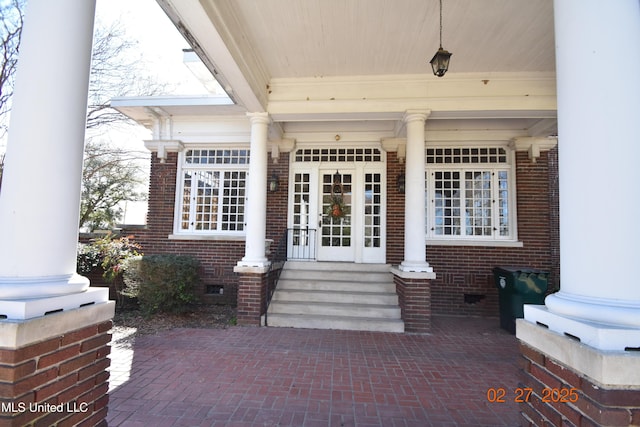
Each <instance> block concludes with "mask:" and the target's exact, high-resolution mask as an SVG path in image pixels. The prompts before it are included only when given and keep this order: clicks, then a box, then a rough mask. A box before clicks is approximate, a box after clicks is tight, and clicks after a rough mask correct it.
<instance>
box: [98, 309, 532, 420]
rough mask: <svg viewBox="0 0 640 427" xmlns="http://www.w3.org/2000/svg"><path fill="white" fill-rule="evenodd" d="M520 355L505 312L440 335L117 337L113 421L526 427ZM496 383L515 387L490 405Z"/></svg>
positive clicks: (253, 331) (269, 331)
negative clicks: (518, 391)
mask: <svg viewBox="0 0 640 427" xmlns="http://www.w3.org/2000/svg"><path fill="white" fill-rule="evenodd" d="M114 338H117V337H114ZM517 359H518V351H517V342H516V339H515V338H514V337H513V336H512V335H509V334H507V333H506V332H504V331H502V330H501V329H499V327H498V321H497V320H495V319H477V318H453V317H436V318H434V319H433V331H432V334H430V335H408V334H391V333H371V332H348V331H321V330H303V329H284V328H242V327H233V328H230V329H177V330H173V331H168V332H165V333H162V334H160V335H155V336H141V337H138V338H136V339H135V342H134V343H133V346H132V348H129V347H128V345H127V344H122V342H121V343H118V342H116V343H115V344H114V347H113V350H112V360H113V362H112V374H111V388H112V391H111V392H110V402H109V416H108V421H109V426H145V427H146V426H154V427H160V426H247V427H258V426H260V427H263V426H296V427H300V426H305V427H313V426H385V427H386V426H420V427H424V426H443V427H444V426H491V427H495V426H517V425H519V424H520V422H519V421H520V420H519V415H518V406H517V404H516V403H514V401H513V392H512V390H514V389H515V388H516V387H517V384H518V368H517ZM129 366H131V369H130V372H129ZM489 387H493V388H498V387H503V388H505V389H506V390H507V391H508V394H507V396H506V399H505V400H506V402H505V403H489V402H488V401H487V389H488V388H489Z"/></svg>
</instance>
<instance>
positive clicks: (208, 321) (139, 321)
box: [113, 304, 236, 335]
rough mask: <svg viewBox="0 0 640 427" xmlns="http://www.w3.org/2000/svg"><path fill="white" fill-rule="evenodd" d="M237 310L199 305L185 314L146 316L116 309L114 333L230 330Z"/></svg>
mask: <svg viewBox="0 0 640 427" xmlns="http://www.w3.org/2000/svg"><path fill="white" fill-rule="evenodd" d="M235 319H236V309H235V308H234V307H230V306H225V305H209V304H207V305H204V304H203V305H197V306H194V307H193V310H192V311H190V312H188V313H185V314H169V313H157V314H154V315H153V316H144V315H143V314H142V312H141V311H140V310H139V309H137V308H134V307H126V308H123V309H120V308H118V309H116V315H115V317H114V318H113V327H114V332H117V331H118V330H128V329H130V328H134V329H135V330H136V332H135V333H136V334H140V335H150V334H156V333H158V332H160V331H166V330H169V329H175V328H210V329H213V328H217V329H220V328H228V327H229V326H232V325H234V324H235Z"/></svg>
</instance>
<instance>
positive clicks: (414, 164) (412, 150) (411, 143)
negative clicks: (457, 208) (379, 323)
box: [399, 111, 433, 273]
mask: <svg viewBox="0 0 640 427" xmlns="http://www.w3.org/2000/svg"><path fill="white" fill-rule="evenodd" d="M429 113H430V112H425V111H420V112H413V111H408V112H407V113H406V114H405V117H404V121H405V123H406V126H407V150H406V165H405V197H404V199H405V202H404V261H402V264H400V267H399V268H400V270H402V271H407V272H424V273H431V272H433V269H432V268H431V267H430V266H429V263H428V262H427V261H426V244H427V240H426V231H425V176H424V174H425V154H424V149H425V141H424V138H425V135H424V124H425V121H426V120H427V117H428V116H429Z"/></svg>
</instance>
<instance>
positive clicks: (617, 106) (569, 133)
mask: <svg viewBox="0 0 640 427" xmlns="http://www.w3.org/2000/svg"><path fill="white" fill-rule="evenodd" d="M554 14H555V38H556V69H557V97H558V137H559V142H558V147H559V172H560V261H561V290H560V292H558V293H556V294H554V295H551V296H549V297H548V298H547V299H546V302H545V304H546V307H547V309H548V311H549V313H550V314H553V315H555V316H550V317H548V318H547V319H546V323H549V325H548V326H549V328H550V329H552V330H562V329H567V328H568V327H569V326H568V325H574V327H575V328H578V324H579V323H580V322H582V320H587V321H589V322H596V323H601V324H610V325H618V326H621V327H622V329H625V328H632V329H635V330H636V331H637V333H636V334H635V338H634V339H631V338H630V336H629V335H628V334H627V335H626V337H622V336H621V337H620V339H621V340H622V341H624V340H629V342H628V343H627V345H628V346H632V347H637V346H638V343H639V342H640V341H638V339H640V329H638V328H640V280H639V279H638V277H637V274H636V271H635V265H636V263H637V262H638V253H640V252H639V251H638V244H639V242H640V227H638V226H637V222H638V205H639V204H638V195H639V194H640V192H639V190H638V166H637V165H638V159H639V158H640V144H638V125H637V122H638V114H639V112H640V79H639V78H638V76H640V3H638V0H617V1H614V2H604V1H601V0H556V1H555V2H554ZM594 29H596V30H594ZM532 313H533V314H532ZM536 313H537V311H532V310H531V309H529V314H528V315H525V317H526V318H527V319H529V320H536V321H539V320H540V319H538V318H537V317H536V316H538V314H536ZM572 320H577V321H578V323H576V322H574V321H572ZM582 323H584V322H582ZM565 332H567V333H572V332H570V331H569V330H565ZM572 334H573V335H575V334H576V333H572ZM601 335H603V336H606V337H605V338H604V340H603V341H598V340H595V338H594V340H595V341H594V342H595V344H593V345H594V346H596V347H599V348H602V349H605V348H613V347H616V348H617V347H620V346H622V347H623V348H624V343H622V342H618V343H617V344H616V345H612V346H609V344H608V343H607V342H605V341H607V340H610V338H609V337H613V336H614V335H615V334H614V333H613V332H612V333H607V334H601ZM580 338H581V339H582V337H580ZM631 341H634V342H631ZM583 342H585V341H584V339H583Z"/></svg>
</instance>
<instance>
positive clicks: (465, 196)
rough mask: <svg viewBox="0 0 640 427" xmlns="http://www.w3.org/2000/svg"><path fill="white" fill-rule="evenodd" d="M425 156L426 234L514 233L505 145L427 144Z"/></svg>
mask: <svg viewBox="0 0 640 427" xmlns="http://www.w3.org/2000/svg"><path fill="white" fill-rule="evenodd" d="M426 162H427V173H426V189H427V200H426V203H427V206H426V215H427V230H426V232H427V237H428V238H431V239H476V240H509V239H514V238H515V235H514V234H515V230H514V229H513V227H512V219H511V212H512V211H513V210H512V209H510V205H511V203H513V202H512V200H513V197H512V194H511V184H510V175H511V174H512V171H511V164H510V162H509V156H508V155H507V152H506V150H505V149H504V148H500V147H489V148H428V149H427V150H426Z"/></svg>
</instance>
